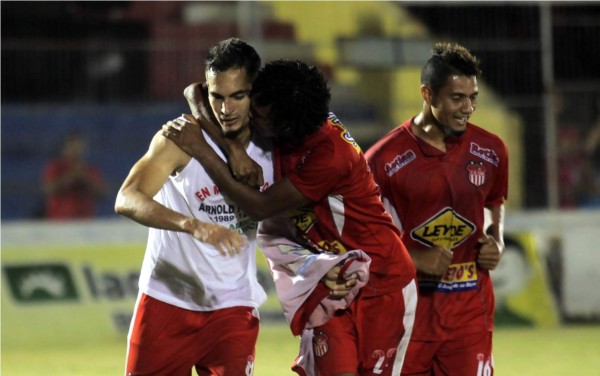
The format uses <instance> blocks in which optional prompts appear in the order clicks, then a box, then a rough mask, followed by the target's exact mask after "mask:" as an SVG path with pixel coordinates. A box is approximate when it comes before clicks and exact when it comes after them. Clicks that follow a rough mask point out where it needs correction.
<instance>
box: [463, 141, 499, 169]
mask: <svg viewBox="0 0 600 376" xmlns="http://www.w3.org/2000/svg"><path fill="white" fill-rule="evenodd" d="M469 151H470V152H471V154H473V155H475V156H477V157H479V158H481V159H483V160H484V161H488V162H490V163H491V164H493V165H494V166H498V164H499V163H500V158H498V155H497V154H496V152H495V151H493V150H492V149H486V148H482V147H481V146H479V145H477V144H476V143H474V142H471V149H470V150H469Z"/></svg>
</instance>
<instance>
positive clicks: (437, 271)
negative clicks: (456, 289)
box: [408, 245, 452, 276]
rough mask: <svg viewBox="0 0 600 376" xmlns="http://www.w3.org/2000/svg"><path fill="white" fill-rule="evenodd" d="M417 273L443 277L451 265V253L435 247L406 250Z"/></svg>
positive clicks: (440, 247)
mask: <svg viewBox="0 0 600 376" xmlns="http://www.w3.org/2000/svg"><path fill="white" fill-rule="evenodd" d="M408 252H409V253H410V256H411V258H412V260H413V263H414V264H415V268H417V270H418V271H419V272H422V273H426V274H431V275H438V276H439V275H443V274H444V273H446V271H447V270H448V267H449V266H450V264H451V263H452V251H450V250H449V249H448V248H446V247H442V246H440V245H435V246H433V247H429V248H411V249H409V250H408Z"/></svg>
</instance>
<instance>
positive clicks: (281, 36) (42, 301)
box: [1, 1, 600, 375]
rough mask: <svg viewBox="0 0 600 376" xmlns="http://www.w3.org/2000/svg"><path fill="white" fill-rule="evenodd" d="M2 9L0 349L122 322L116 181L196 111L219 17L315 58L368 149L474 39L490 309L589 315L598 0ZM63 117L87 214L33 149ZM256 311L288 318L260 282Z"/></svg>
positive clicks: (48, 140)
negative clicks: (493, 174)
mask: <svg viewBox="0 0 600 376" xmlns="http://www.w3.org/2000/svg"><path fill="white" fill-rule="evenodd" d="M1 14H2V46H1V48H2V56H1V59H2V60H1V61H2V76H1V78H2V103H1V104H2V108H1V131H2V143H1V148H2V149H1V164H2V167H1V169H2V186H1V190H2V194H1V209H2V210H1V219H2V347H3V353H4V349H5V348H6V347H7V346H8V347H13V348H17V347H24V348H27V346H30V345H31V344H33V343H35V344H38V345H56V344H71V345H77V344H80V343H89V342H90V341H92V342H95V343H96V342H98V341H114V340H115V338H116V339H118V340H119V341H121V340H124V333H125V331H126V328H127V325H128V322H129V317H130V315H131V309H132V306H133V302H134V298H135V294H136V282H137V275H138V270H139V267H140V265H141V258H142V255H143V251H144V242H145V238H146V231H145V229H144V228H143V227H141V226H139V225H136V224H134V223H132V222H131V221H127V220H124V219H122V218H118V217H117V216H116V215H115V214H114V212H113V210H112V207H113V202H114V197H115V195H116V192H117V190H118V188H119V186H120V184H121V182H122V181H123V179H124V178H125V176H126V174H127V172H128V170H129V168H130V167H131V165H132V164H133V163H134V162H135V161H136V160H137V159H138V158H139V157H140V156H141V155H142V154H143V153H144V152H145V150H146V149H147V146H148V143H149V141H150V139H151V136H152V135H153V134H154V133H155V132H156V131H157V130H158V129H159V127H160V126H161V125H162V124H163V123H164V122H166V121H167V120H169V119H172V118H173V117H177V116H179V114H181V113H183V112H189V110H188V109H187V107H186V105H185V102H184V100H183V97H182V89H183V88H184V87H185V86H186V85H187V84H189V83H191V82H194V81H199V80H203V68H204V67H203V57H204V54H205V53H206V50H207V49H208V47H209V46H211V45H213V44H214V43H216V42H217V41H219V40H221V39H224V38H228V37H231V36H238V37H241V38H243V39H246V40H247V41H249V42H250V43H252V44H253V45H254V46H255V47H256V48H257V50H258V51H259V53H260V54H261V56H262V57H263V61H269V60H272V59H276V58H282V57H283V58H297V59H301V60H304V61H307V62H310V63H312V64H316V65H319V66H320V67H321V68H322V69H323V70H324V72H325V73H326V75H327V77H328V78H329V83H330V85H331V88H332V96H333V100H332V106H331V107H332V110H333V111H334V112H335V113H336V114H337V115H338V116H339V117H340V119H342V121H343V122H344V124H345V125H346V126H347V128H348V129H349V130H350V132H351V133H352V134H353V135H354V137H355V139H356V140H357V141H358V142H359V144H360V145H361V147H362V148H363V149H364V150H366V149H367V148H368V147H369V146H370V145H371V144H372V143H373V142H374V141H375V140H377V139H378V138H379V137H381V136H382V135H383V134H385V133H386V132H387V131H388V130H390V129H391V128H392V127H393V126H395V125H397V124H399V123H400V122H401V121H403V120H405V119H406V118H408V117H410V116H412V115H414V114H416V113H417V112H418V111H419V110H420V108H421V99H420V96H419V91H418V86H419V74H420V67H421V65H422V64H423V63H424V61H425V59H426V58H427V56H428V54H429V53H430V50H431V46H432V44H433V43H434V42H437V41H452V42H454V41H456V42H459V43H461V44H464V45H465V46H466V47H468V48H469V49H471V51H472V52H473V53H474V54H475V55H477V56H478V57H479V58H480V60H481V61H482V68H483V71H484V76H483V79H482V82H481V83H480V91H481V94H480V105H479V108H478V110H477V112H476V113H475V116H474V117H473V118H472V121H473V122H474V123H476V124H479V125H481V126H483V127H484V128H487V129H489V130H491V131H492V132H494V133H496V134H498V135H499V136H500V137H502V138H503V139H504V140H505V142H506V143H507V145H508V147H509V153H510V163H511V166H510V169H511V172H510V195H509V202H508V206H507V220H506V229H507V238H508V244H507V245H508V248H507V252H506V254H505V257H504V259H503V262H502V263H501V265H500V267H499V269H498V270H497V271H495V272H494V281H495V285H496V290H497V296H498V315H497V321H498V325H499V327H500V328H502V327H503V326H509V325H511V326H515V325H518V326H526V327H537V328H557V327H560V326H564V325H570V324H573V323H586V324H589V323H591V324H597V323H598V322H599V319H600V292H599V291H598V289H597V286H598V285H600V272H599V270H600V258H599V257H598V256H597V255H598V251H600V246H599V245H598V242H597V241H596V239H595V235H596V234H597V233H598V231H599V230H600V68H599V67H600V49H599V48H598V45H599V41H600V3H598V2H592V1H585V2H584V1H582V2H578V1H568V2H566V1H565V2H558V1H557V2H522V3H521V2H428V1H424V2H418V1H405V2H391V1H390V2H389V1H374V2H367V1H364V2H285V1H268V2H267V1H251V2H250V1H239V2H236V1H227V2H219V1H210V2H192V1H190V2H167V1H156V2H142V1H139V2H138V1H134V2H131V1H122V2H110V1H97V2H85V1H70V2H29V1H28V2H13V1H10V2H9V1H3V2H2V3H1ZM72 131H77V132H79V133H80V134H82V135H83V136H84V137H85V139H86V140H87V141H88V144H89V152H88V157H89V158H88V159H89V160H90V162H91V163H93V164H95V165H96V166H98V167H99V168H100V169H101V171H102V173H103V174H104V176H105V178H106V180H107V182H108V185H109V194H108V195H107V198H106V199H104V200H101V201H99V202H98V213H97V218H94V219H93V220H86V221H78V222H71V221H65V222H49V221H46V220H44V218H43V194H42V190H41V174H42V169H43V165H44V163H45V162H46V161H47V160H48V159H50V158H51V157H53V156H55V155H56V154H57V153H58V150H59V146H60V143H61V141H62V140H63V138H64V137H65V136H66V135H67V134H68V133H70V132H72ZM595 135H596V136H595ZM595 137H598V138H595ZM261 272H262V273H263V277H264V278H263V281H264V283H265V286H266V287H267V288H270V285H269V277H268V274H267V271H266V269H265V268H264V265H263V269H262V270H261ZM263 316H264V318H265V320H264V321H265V322H266V323H268V322H269V321H270V320H273V321H278V320H280V318H281V317H280V316H281V313H280V311H279V306H278V304H277V301H276V300H275V298H274V296H273V294H272V291H271V296H270V299H269V302H268V303H267V304H266V305H265V307H264V308H263ZM73 328H75V330H73ZM500 330H501V329H500ZM57 331H58V332H60V334H56V333H57ZM599 357H600V354H599ZM2 368H3V370H4V369H5V364H3V365H2ZM57 374H60V373H57ZM521 374H532V375H533V374H535V373H521Z"/></svg>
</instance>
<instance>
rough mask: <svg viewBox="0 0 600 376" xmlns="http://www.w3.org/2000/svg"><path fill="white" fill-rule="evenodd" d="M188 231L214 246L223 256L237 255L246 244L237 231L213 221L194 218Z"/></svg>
mask: <svg viewBox="0 0 600 376" xmlns="http://www.w3.org/2000/svg"><path fill="white" fill-rule="evenodd" d="M189 233H190V234H191V235H192V236H193V237H194V238H196V239H198V240H200V241H201V242H204V243H208V244H210V245H212V246H213V247H215V248H216V249H217V251H219V253H221V254H222V255H223V256H227V255H230V256H233V255H237V254H239V253H240V252H241V251H242V249H243V248H244V246H245V245H246V238H245V237H244V236H242V235H240V234H239V233H238V232H237V231H233V230H230V229H228V228H226V227H224V226H221V225H218V224H214V223H206V222H201V221H198V220H194V222H193V223H192V229H191V230H190V231H189Z"/></svg>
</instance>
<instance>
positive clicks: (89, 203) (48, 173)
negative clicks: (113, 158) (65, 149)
mask: <svg viewBox="0 0 600 376" xmlns="http://www.w3.org/2000/svg"><path fill="white" fill-rule="evenodd" d="M71 169H72V167H71V164H70V162H69V161H68V160H66V159H62V158H59V159H56V160H54V161H51V162H49V163H48V164H47V165H46V167H45V169H44V176H43V179H44V182H50V181H53V180H56V179H58V178H60V177H61V176H63V175H65V174H68V173H69V172H70V171H71ZM85 169H86V174H87V175H88V179H89V180H90V181H92V182H94V184H101V182H102V175H101V174H100V172H99V171H98V170H97V169H96V168H94V167H91V166H86V167H85ZM93 215H94V193H93V192H92V191H91V190H90V188H89V187H88V185H87V184H86V183H84V182H75V183H73V184H71V185H69V186H68V187H65V188H64V189H63V190H62V192H60V193H54V194H52V195H50V196H48V198H47V199H46V217H47V218H49V219H71V218H89V217H92V216H93Z"/></svg>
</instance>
